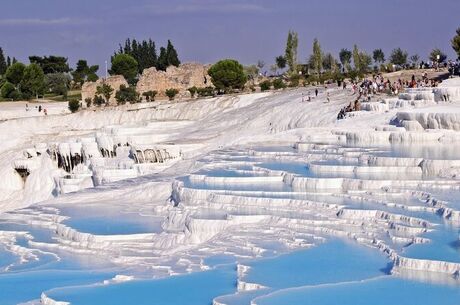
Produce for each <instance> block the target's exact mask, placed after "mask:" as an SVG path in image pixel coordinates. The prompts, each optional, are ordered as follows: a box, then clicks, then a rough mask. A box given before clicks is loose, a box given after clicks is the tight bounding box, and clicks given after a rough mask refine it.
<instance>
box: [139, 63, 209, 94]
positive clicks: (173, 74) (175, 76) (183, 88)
mask: <svg viewBox="0 0 460 305" xmlns="http://www.w3.org/2000/svg"><path fill="white" fill-rule="evenodd" d="M209 67H210V66H209V65H202V64H198V63H186V64H182V65H180V66H179V67H174V66H170V67H168V68H167V69H166V71H158V70H157V69H155V68H153V67H152V68H149V69H145V70H144V72H143V73H142V75H141V76H140V78H139V81H138V83H137V88H136V90H137V92H139V93H140V94H141V95H142V93H144V92H147V91H157V92H158V93H157V97H159V98H165V97H166V95H165V91H166V89H170V88H174V89H177V90H179V94H178V96H179V97H189V96H190V93H189V92H188V91H187V89H188V88H190V87H193V86H195V87H197V88H203V87H209V86H212V83H211V78H210V76H209V75H208V69H209Z"/></svg>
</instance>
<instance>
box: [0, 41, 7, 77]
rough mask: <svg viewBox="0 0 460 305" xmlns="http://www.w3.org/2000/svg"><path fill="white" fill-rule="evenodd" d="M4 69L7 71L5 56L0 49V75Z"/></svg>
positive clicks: (3, 72)
mask: <svg viewBox="0 0 460 305" xmlns="http://www.w3.org/2000/svg"><path fill="white" fill-rule="evenodd" d="M6 69H8V66H7V65H6V58H5V54H3V49H2V48H0V75H3V74H5V72H6Z"/></svg>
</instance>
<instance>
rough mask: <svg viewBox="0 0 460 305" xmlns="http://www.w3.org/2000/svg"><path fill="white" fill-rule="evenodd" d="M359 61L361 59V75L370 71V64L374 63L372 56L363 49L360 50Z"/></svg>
mask: <svg viewBox="0 0 460 305" xmlns="http://www.w3.org/2000/svg"><path fill="white" fill-rule="evenodd" d="M359 58H360V59H359V61H360V69H359V72H360V73H361V75H364V74H365V73H367V72H369V66H370V65H371V64H372V57H371V56H370V55H369V54H367V53H366V52H364V51H362V52H359Z"/></svg>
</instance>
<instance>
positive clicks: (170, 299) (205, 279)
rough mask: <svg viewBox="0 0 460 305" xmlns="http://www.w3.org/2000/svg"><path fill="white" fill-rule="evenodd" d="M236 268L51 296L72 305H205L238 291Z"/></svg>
mask: <svg viewBox="0 0 460 305" xmlns="http://www.w3.org/2000/svg"><path fill="white" fill-rule="evenodd" d="M235 282H236V272H235V266H234V265H230V266H225V267H220V268H217V269H215V270H211V271H205V272H197V273H192V274H189V275H183V276H175V277H170V278H166V279H160V280H136V281H131V282H126V283H121V284H115V285H108V286H98V287H96V286H94V287H91V286H89V287H81V288H69V289H57V290H55V291H51V292H50V293H49V294H48V295H49V296H50V297H52V298H55V299H58V300H66V301H70V302H71V303H72V305H96V304H97V305H99V304H110V305H126V304H136V305H151V304H156V305H183V304H188V305H203V304H211V303H212V300H213V298H215V297H217V296H219V295H223V294H228V293H232V292H234V291H235V289H236V287H235Z"/></svg>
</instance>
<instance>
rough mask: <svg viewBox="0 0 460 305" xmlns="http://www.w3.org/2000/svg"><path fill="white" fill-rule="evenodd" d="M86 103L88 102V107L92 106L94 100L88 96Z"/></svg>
mask: <svg viewBox="0 0 460 305" xmlns="http://www.w3.org/2000/svg"><path fill="white" fill-rule="evenodd" d="M85 103H86V107H87V108H89V107H91V104H92V103H93V101H92V100H91V98H89V97H87V98H85Z"/></svg>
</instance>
